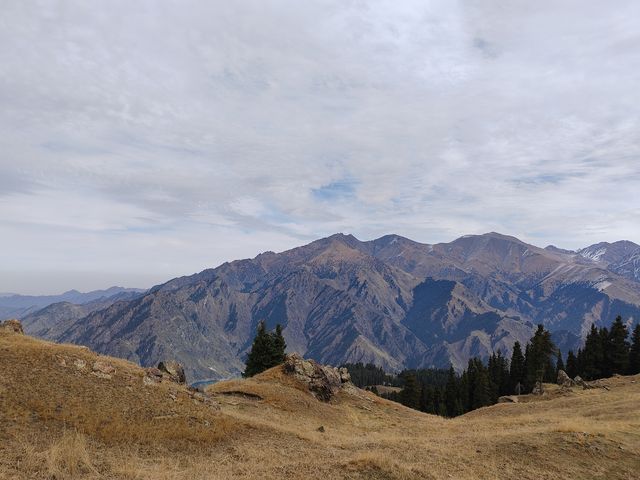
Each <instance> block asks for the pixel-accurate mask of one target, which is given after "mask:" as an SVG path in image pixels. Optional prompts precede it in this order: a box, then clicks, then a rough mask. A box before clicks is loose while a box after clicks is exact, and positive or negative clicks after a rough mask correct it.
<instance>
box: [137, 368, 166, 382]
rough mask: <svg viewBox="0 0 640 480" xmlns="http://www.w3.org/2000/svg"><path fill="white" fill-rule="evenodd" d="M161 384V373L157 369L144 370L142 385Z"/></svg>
mask: <svg viewBox="0 0 640 480" xmlns="http://www.w3.org/2000/svg"><path fill="white" fill-rule="evenodd" d="M160 382H162V372H161V371H160V370H158V369H157V368H153V367H151V368H147V369H145V374H144V377H142V383H144V384H145V385H154V384H157V383H160Z"/></svg>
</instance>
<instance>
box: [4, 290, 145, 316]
mask: <svg viewBox="0 0 640 480" xmlns="http://www.w3.org/2000/svg"><path fill="white" fill-rule="evenodd" d="M143 292H144V290H142V289H139V288H123V287H110V288H107V289H105V290H93V291H91V292H79V291H77V290H69V291H67V292H64V293H61V294H60V295H19V294H16V293H0V317H15V318H23V317H25V316H27V315H29V314H31V313H34V312H37V311H38V310H40V309H42V308H44V307H47V306H49V305H52V304H54V303H60V302H68V303H70V304H74V305H83V304H87V303H89V302H96V301H104V300H107V299H109V298H113V299H118V298H121V299H124V298H126V297H127V296H133V295H136V294H139V293H143Z"/></svg>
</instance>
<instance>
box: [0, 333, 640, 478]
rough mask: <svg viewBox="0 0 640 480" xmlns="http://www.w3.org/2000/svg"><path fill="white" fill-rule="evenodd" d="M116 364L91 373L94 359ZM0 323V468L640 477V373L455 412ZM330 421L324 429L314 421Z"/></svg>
mask: <svg viewBox="0 0 640 480" xmlns="http://www.w3.org/2000/svg"><path fill="white" fill-rule="evenodd" d="M96 361H98V362H101V363H100V364H101V365H104V364H108V365H109V366H111V367H113V368H115V371H109V373H108V374H105V373H103V372H101V371H99V370H98V371H94V369H93V365H94V364H95V362H96ZM144 376H145V371H144V370H143V369H141V368H140V367H137V366H135V365H133V364H131V363H128V362H125V361H122V360H117V359H113V358H106V357H99V356H97V355H96V354H94V353H92V352H91V351H89V350H87V349H84V348H82V347H77V346H70V345H57V344H52V343H47V342H43V341H39V340H35V339H32V338H30V337H27V336H23V335H19V334H14V333H9V332H4V331H0V439H1V442H0V479H3V480H4V479H67V478H95V479H131V480H134V479H135V480H137V479H140V480H142V479H150V480H151V479H153V480H156V479H157V480H163V479H166V480H169V479H171V480H173V479H185V480H187V479H189V480H198V479H233V478H243V479H263V478H265V479H283V478H305V479H314V478H322V479H324V480H326V479H335V478H337V479H414V478H415V479H439V478H444V479H449V478H453V479H485V478H486V479H501V478H504V479H507V478H508V479H512V478H523V479H572V480H574V479H583V478H584V479H594V478H601V479H607V480H608V479H637V478H638V477H639V475H640V473H639V472H640V377H618V378H614V379H610V380H607V381H604V382H603V383H604V384H606V385H607V386H608V387H609V390H608V391H607V390H604V389H595V390H585V391H583V390H577V389H576V390H574V391H572V392H568V393H563V392H560V391H559V390H556V389H550V393H549V394H547V395H546V396H545V397H543V398H523V399H522V400H523V401H522V402H521V403H516V404H499V405H495V406H492V407H489V408H484V409H481V410H477V411H475V412H471V413H470V414H467V415H465V416H463V417H459V418H456V419H453V420H447V419H443V418H439V417H434V416H430V415H425V414H421V413H418V412H415V411H412V410H409V409H406V408H404V407H402V406H400V405H398V404H395V403H392V402H389V401H386V400H383V399H380V398H378V397H376V396H375V395H373V394H370V393H367V392H364V391H362V390H359V389H356V388H355V387H351V386H347V387H345V388H343V389H342V391H341V392H340V393H339V394H338V395H336V396H335V397H333V398H332V400H331V401H330V402H328V403H324V402H321V401H319V400H317V399H316V398H315V397H313V396H312V395H311V394H310V393H309V392H308V391H307V390H306V388H305V387H304V386H303V385H302V384H300V383H299V382H298V381H297V380H295V379H294V378H293V377H290V376H288V375H286V374H285V373H284V372H283V370H282V369H281V368H275V369H272V370H269V371H267V372H265V373H263V374H262V375H259V376H257V377H255V378H253V379H250V380H232V381H227V382H221V383H218V384H216V385H213V386H211V387H210V388H209V389H208V392H207V395H198V394H194V393H193V392H191V391H189V390H188V389H187V388H186V387H184V386H180V385H177V384H175V383H173V382H170V381H166V380H163V381H162V382H161V383H150V382H146V383H145V382H144V380H143V379H144ZM320 427H322V428H320Z"/></svg>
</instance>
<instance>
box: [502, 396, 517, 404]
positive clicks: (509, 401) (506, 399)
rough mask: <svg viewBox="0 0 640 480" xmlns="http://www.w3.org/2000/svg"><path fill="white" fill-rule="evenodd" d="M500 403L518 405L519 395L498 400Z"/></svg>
mask: <svg viewBox="0 0 640 480" xmlns="http://www.w3.org/2000/svg"><path fill="white" fill-rule="evenodd" d="M498 403H518V396H517V395H505V396H503V397H500V398H498Z"/></svg>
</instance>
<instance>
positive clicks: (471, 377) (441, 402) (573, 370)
mask: <svg viewBox="0 0 640 480" xmlns="http://www.w3.org/2000/svg"><path fill="white" fill-rule="evenodd" d="M627 338H628V331H627V327H626V326H625V325H624V323H623V322H622V318H621V317H617V318H616V320H615V321H614V322H613V324H612V326H611V328H610V329H607V328H605V327H603V328H600V329H598V328H596V327H595V326H592V327H591V331H590V332H589V334H588V336H587V339H586V342H585V346H584V348H582V349H580V350H578V353H577V355H575V354H573V352H571V351H570V352H569V353H568V355H567V359H566V363H565V361H564V359H563V356H562V353H561V352H560V350H558V349H557V348H556V346H555V345H554V344H553V342H552V340H551V333H550V332H549V331H548V330H546V329H545V328H544V327H543V326H542V325H538V327H537V330H536V332H535V333H534V335H533V337H532V338H531V340H530V341H529V342H528V343H527V344H526V345H525V348H524V351H523V349H522V345H521V344H520V342H515V344H514V346H513V351H512V354H511V359H510V360H509V359H507V358H506V357H505V356H504V355H503V353H502V352H500V351H498V352H496V353H493V354H492V355H491V356H490V357H489V360H488V362H486V364H485V362H483V361H482V360H481V359H480V358H472V359H470V360H469V362H468V364H467V368H466V369H465V370H464V371H463V372H462V373H461V374H457V373H456V372H455V370H454V369H453V367H451V368H449V369H421V370H404V371H403V372H401V373H400V374H399V375H398V376H396V377H395V378H394V377H392V378H391V379H389V376H388V375H386V374H385V373H384V372H382V369H379V367H375V366H373V365H370V364H369V365H367V366H363V367H362V368H363V369H364V370H369V371H374V369H375V371H376V377H375V378H374V377H372V379H375V380H379V379H386V380H385V383H384V384H387V385H401V386H402V389H401V390H400V391H399V392H391V393H387V394H384V395H382V396H384V397H385V398H388V399H390V400H394V401H398V402H400V403H402V404H403V405H406V406H408V407H411V408H414V409H417V410H421V411H423V412H427V413H432V414H437V415H442V416H446V417H455V416H457V415H461V414H463V413H466V412H469V411H471V410H474V409H476V408H480V407H484V406H488V405H493V404H495V403H497V401H498V398H499V397H501V396H503V395H514V394H526V393H530V392H532V391H533V390H534V388H536V386H538V385H539V384H541V383H542V382H547V383H555V381H556V379H557V376H558V371H559V370H566V372H567V374H568V375H569V376H571V377H572V378H574V377H575V376H576V375H580V376H581V377H583V378H585V379H587V380H595V379H597V378H603V377H607V376H611V375H613V374H616V373H618V374H636V373H640V325H638V326H636V327H635V329H634V331H633V335H632V338H631V342H628V341H627ZM352 365H353V364H352ZM360 365H362V364H360ZM565 365H566V366H565ZM346 366H347V368H349V369H350V372H351V368H352V367H351V365H346ZM362 378H364V377H362ZM358 380H360V377H358ZM376 384H380V383H377V382H376V383H369V384H368V385H376ZM359 386H361V387H366V386H367V385H366V384H364V383H361V385H359ZM370 389H371V390H374V389H373V388H370ZM374 391H375V390H374Z"/></svg>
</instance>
